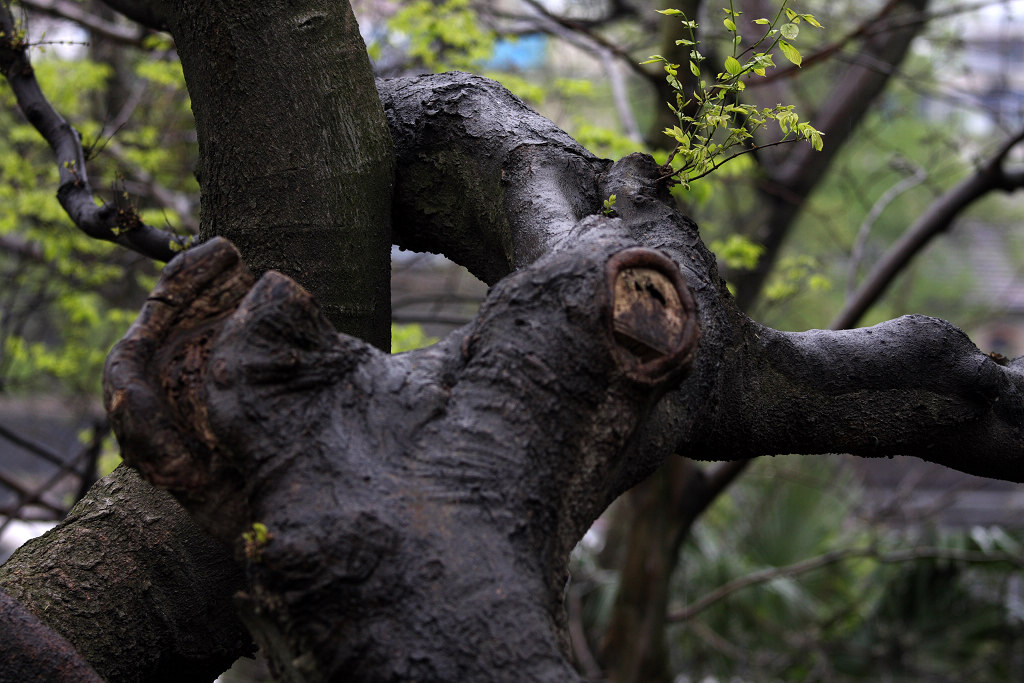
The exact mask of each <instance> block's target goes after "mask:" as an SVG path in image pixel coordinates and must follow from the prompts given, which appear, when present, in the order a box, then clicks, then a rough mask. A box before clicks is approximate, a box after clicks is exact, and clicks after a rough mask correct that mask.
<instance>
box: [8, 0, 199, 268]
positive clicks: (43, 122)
mask: <svg viewBox="0 0 1024 683" xmlns="http://www.w3.org/2000/svg"><path fill="white" fill-rule="evenodd" d="M0 41H2V42H0V72H3V74H4V76H6V77H7V82H8V83H9V84H10V86H11V90H12V91H13V92H14V96H15V98H16V99H17V102H18V106H19V107H20V108H21V110H22V112H24V114H25V118H26V119H27V120H28V121H29V123H31V124H32V125H33V126H34V127H35V129H36V130H37V131H39V133H40V134H41V135H42V136H43V139H44V140H46V142H47V143H48V144H49V145H50V148H51V149H52V150H53V152H54V155H55V156H56V161H57V169H58V171H59V173H60V186H59V189H58V190H57V199H58V200H59V201H60V203H61V206H63V207H64V210H65V211H66V212H67V214H68V216H69V217H70V218H71V220H72V222H73V223H74V224H75V225H76V226H78V228H79V229H80V230H82V232H84V233H85V234H87V235H89V236H90V237H93V238H96V239H101V240H106V241H108V242H114V243H116V244H119V245H121V246H123V247H127V248H129V249H131V250H133V251H136V252H138V253H140V254H142V255H144V256H148V257H150V258H153V259H156V260H159V261H169V260H171V259H172V258H173V257H174V256H175V254H176V253H177V252H179V251H181V249H183V248H185V247H186V246H187V244H188V242H187V240H186V238H184V237H182V236H180V235H175V234H174V233H171V232H167V231H164V230H160V229H158V228H154V227H153V226H150V225H146V224H145V223H143V222H142V221H141V220H140V218H139V216H138V213H137V212H136V211H135V209H134V208H132V207H128V208H119V207H117V206H115V205H111V204H106V205H103V206H97V205H96V202H95V201H94V199H93V191H92V187H91V186H90V185H89V180H88V177H87V175H86V169H85V153H84V151H83V150H82V141H81V136H80V135H79V134H78V131H76V130H75V129H74V128H72V127H71V125H70V124H69V123H68V122H67V121H66V120H65V119H64V118H63V117H62V116H61V115H60V114H58V113H57V111H56V110H55V109H54V108H53V107H52V106H51V105H50V102H49V101H48V100H47V99H46V96H45V95H43V92H42V90H41V89H40V88H39V83H38V81H36V78H35V73H34V71H33V69H32V65H31V63H30V62H29V59H28V53H27V45H26V44H25V42H24V40H23V39H22V37H21V35H20V32H19V30H18V28H17V25H16V23H15V21H14V16H13V15H12V14H11V3H10V0H2V1H0ZM172 245H173V246H172Z"/></svg>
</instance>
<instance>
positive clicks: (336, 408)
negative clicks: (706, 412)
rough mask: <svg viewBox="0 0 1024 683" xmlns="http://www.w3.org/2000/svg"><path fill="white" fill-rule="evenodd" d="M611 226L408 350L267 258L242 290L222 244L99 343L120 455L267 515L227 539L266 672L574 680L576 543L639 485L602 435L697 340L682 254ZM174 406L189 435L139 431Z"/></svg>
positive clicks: (299, 676) (631, 413)
mask: <svg viewBox="0 0 1024 683" xmlns="http://www.w3.org/2000/svg"><path fill="white" fill-rule="evenodd" d="M625 247H628V244H626V243H623V242H622V241H620V240H617V239H599V240H595V241H593V242H591V243H589V245H588V248H586V249H584V250H581V251H577V250H567V251H566V252H564V253H559V254H556V255H553V256H550V257H546V258H544V259H541V260H540V261H538V262H537V263H536V264H534V265H533V266H531V267H530V268H527V269H524V270H522V271H519V272H517V273H516V274H514V275H512V276H510V277H508V278H506V279H504V280H503V281H502V282H501V283H500V284H499V285H497V286H496V287H495V288H494V289H493V291H492V293H491V295H490V296H489V297H488V300H487V303H486V304H485V306H484V307H483V309H482V310H481V312H480V315H479V317H478V319H477V321H476V322H475V323H474V324H472V325H470V326H468V327H467V328H464V329H463V330H460V331H459V332H457V333H455V334H453V335H452V336H450V337H449V338H448V339H446V340H445V341H444V342H443V343H441V344H438V345H436V346H434V347H431V348H430V349H426V350H422V351H417V352H412V353H408V354H403V355H400V356H388V355H385V354H382V353H380V352H379V351H377V350H375V349H374V348H373V347H371V346H369V345H367V344H366V343H364V342H361V341H358V340H356V339H353V338H350V337H346V336H339V335H337V334H336V333H335V332H334V331H333V329H332V328H331V327H330V325H329V324H328V323H327V322H326V320H324V318H323V317H322V316H321V315H320V313H319V310H318V309H317V307H316V305H315V304H314V303H313V300H312V298H311V297H310V295H309V294H308V293H306V292H305V291H304V290H302V289H301V288H300V287H298V286H297V285H296V284H295V283H294V282H292V281H291V280H289V279H287V278H285V277H283V276H281V275H278V274H276V273H270V274H267V275H265V276H264V277H263V278H261V279H260V280H259V282H257V283H256V284H255V285H254V286H253V287H252V289H251V290H249V291H248V293H247V294H246V295H245V297H244V299H242V300H241V301H240V302H239V301H238V297H237V296H236V295H235V290H238V291H241V290H242V289H244V288H245V286H246V278H245V277H244V276H242V275H239V274H238V273H239V272H240V271H242V269H243V266H241V264H240V262H239V260H238V259H237V256H235V255H234V254H235V252H234V251H233V250H232V249H231V247H230V246H229V245H228V244H227V243H226V242H211V243H208V244H207V245H204V246H203V247H200V248H197V249H193V250H191V251H190V252H188V253H187V254H185V255H183V256H182V257H179V259H178V260H176V261H175V262H174V263H172V264H171V266H169V268H168V271H169V272H168V273H167V274H165V276H164V279H163V280H162V282H161V284H160V285H159V286H158V289H157V291H156V293H155V295H154V297H153V298H152V299H151V301H150V303H149V304H147V306H146V309H144V311H143V314H142V315H141V316H140V318H139V321H138V322H137V323H136V325H135V326H133V328H132V330H131V331H130V332H129V334H128V336H127V337H126V339H125V340H124V341H122V342H121V343H120V344H119V345H118V346H117V347H116V348H115V350H114V351H113V352H112V354H111V359H110V361H109V363H108V371H107V401H108V404H109V405H110V407H111V417H112V419H113V421H114V425H115V429H116V430H117V431H118V433H119V434H123V435H124V438H122V444H123V446H124V455H125V458H126V459H127V460H128V461H129V462H131V463H132V464H135V465H136V466H138V467H139V468H140V469H141V470H142V471H144V472H147V473H151V472H158V473H159V474H158V475H154V474H148V476H151V477H153V476H159V477H161V478H162V481H163V482H164V483H165V484H169V485H171V486H172V491H174V492H175V493H177V494H178V495H179V498H180V499H181V500H183V502H184V503H185V505H186V506H187V507H189V508H190V510H191V511H192V513H193V515H194V516H195V517H196V519H197V520H199V521H200V523H202V524H205V525H208V526H210V527H211V528H216V529H221V530H225V529H227V528H229V527H230V528H235V529H240V528H242V527H243V526H244V525H245V524H246V523H251V522H256V523H259V524H260V525H263V527H265V530H266V531H265V535H264V536H263V537H262V538H260V537H258V536H256V535H251V536H250V537H249V538H248V539H247V541H246V543H245V545H244V547H243V548H241V553H242V554H243V555H244V557H245V565H246V571H247V575H248V578H249V582H250V590H249V594H248V596H247V597H246V598H245V603H246V604H245V606H244V607H243V614H244V615H245V619H246V622H247V624H248V625H249V627H250V630H251V631H252V632H253V634H254V635H255V636H256V638H257V640H258V641H259V642H260V644H261V645H262V646H263V648H264V650H265V651H266V652H267V653H268V654H269V655H270V657H271V660H272V662H273V664H274V669H275V673H276V674H277V675H278V676H279V677H280V678H281V679H282V680H335V679H345V680H366V681H377V680H524V679H525V680H549V681H564V680H571V679H573V678H575V674H574V672H573V670H572V667H571V666H570V665H569V663H568V661H567V660H566V659H565V658H564V654H563V651H562V650H561V648H560V646H561V644H562V636H563V630H562V629H563V624H562V621H563V619H562V605H561V596H562V589H563V587H564V584H565V580H566V563H567V560H568V555H569V551H570V550H571V549H572V547H573V545H575V543H576V542H577V541H578V539H579V538H580V537H581V536H582V534H583V533H584V531H586V529H587V528H588V526H589V525H590V523H591V522H592V521H593V520H594V519H595V518H596V516H597V515H598V514H599V513H600V512H601V511H602V510H603V509H604V507H606V506H607V504H608V503H609V502H610V501H611V500H612V499H613V498H614V497H615V496H616V495H618V493H619V492H620V491H621V490H623V489H625V488H628V487H629V486H631V485H632V484H633V483H635V474H634V471H633V469H632V468H628V467H622V466H621V463H620V462H618V455H619V453H620V451H621V450H622V448H623V447H624V446H625V445H626V443H627V442H628V441H629V439H630V438H631V436H632V434H633V431H634V429H635V427H636V426H637V425H638V424H639V422H640V421H641V420H642V419H643V417H644V416H645V414H646V412H647V410H648V409H649V407H650V406H651V405H652V404H653V402H654V400H655V399H656V397H657V395H658V394H659V393H660V392H661V391H663V390H664V389H665V388H667V387H669V386H671V385H672V384H673V383H674V382H676V381H678V380H679V379H680V377H681V376H682V374H683V373H684V372H685V371H686V369H687V367H688V364H689V362H690V361H691V360H692V358H693V354H694V351H695V348H696V343H697V338H698V333H697V330H696V318H695V313H696V311H695V309H694V303H693V300H692V298H691V297H690V296H689V293H688V291H687V289H686V287H685V285H684V284H683V282H682V281H681V279H680V278H679V276H678V270H677V269H676V267H675V265H674V264H673V263H672V262H671V261H670V260H669V259H667V258H666V257H665V256H663V255H660V254H658V253H657V252H654V251H650V250H638V249H629V248H625ZM196 282H206V283H208V287H207V288H204V287H203V286H198V287H197V286H196V285H195V283H196ZM224 283H238V284H232V285H230V286H224ZM228 289H231V290H232V291H231V293H229V294H226V292H227V290H228ZM169 302H172V303H169ZM218 305H220V306H223V307H224V309H218V308H217V306H218ZM168 308H174V309H176V312H175V313H174V314H169V313H167V309H168ZM225 310H227V312H229V313H230V315H228V316H226V317H225V316H224V315H223V314H224V312H225ZM183 319H187V320H190V321H192V322H190V323H189V326H188V329H183V326H182V324H181V323H180V322H179V321H180V320H183ZM165 332H169V334H165ZM638 338H640V339H643V340H645V341H644V342H643V343H640V342H639V341H638ZM655 347H657V348H655ZM185 356H190V357H192V358H194V359H196V361H195V362H194V363H189V364H184V363H181V362H179V360H178V359H179V358H182V357H185ZM147 383H148V386H149V387H150V391H149V392H147V390H146V388H145V387H144V386H142V385H146V384H147ZM169 387H170V389H168V388H169ZM143 396H145V397H146V398H141V397H143ZM151 399H158V400H160V401H162V404H161V405H157V404H156V403H154V402H152V401H151ZM137 405H146V406H148V409H147V410H144V411H139V410H135V409H133V406H137ZM198 405H201V406H202V407H203V409H202V410H197V409H196V406H198ZM168 420H172V421H173V422H174V425H175V426H176V432H177V433H179V434H195V435H202V436H201V438H200V439H199V440H198V441H193V442H191V443H188V444H187V446H185V447H182V448H181V449H180V450H176V449H178V448H179V444H178V443H177V442H175V443H170V444H169V443H168V442H167V441H165V440H164V439H163V437H162V436H157V437H156V438H154V439H151V440H150V441H149V442H148V443H144V442H143V441H142V439H143V438H144V436H145V435H163V434H165V433H168V427H167V421H168ZM300 435H301V436H300ZM197 461H199V462H202V463H204V465H203V467H205V468H206V470H205V471H208V472H218V471H219V472H227V471H228V470H229V469H230V468H232V467H233V468H234V469H235V470H236V471H237V472H238V473H239V474H240V477H241V479H242V480H243V481H244V482H245V484H244V490H243V491H241V492H240V495H241V496H242V497H243V498H244V499H245V502H244V504H237V505H221V506H220V507H219V508H218V509H216V510H210V509H209V508H206V507H204V506H203V505H201V504H196V503H195V501H196V500H197V499H199V498H200V497H201V496H200V495H198V494H197V492H201V491H204V490H207V489H212V490H213V491H215V492H221V491H223V490H226V489H231V487H232V486H233V483H232V482H234V481H235V479H234V478H233V477H232V478H230V479H229V483H228V484H227V485H225V484H224V482H222V481H221V480H219V479H218V478H217V476H216V475H211V476H210V477H196V476H192V475H193V473H194V472H195V471H196V469H197V466H196V462H197ZM222 465H223V466H222ZM172 471H178V472H181V473H182V474H183V476H181V477H180V478H177V479H175V477H174V475H173V474H172ZM235 490H237V489H235ZM218 495H219V494H218ZM225 510H237V511H239V514H244V513H243V512H242V511H244V510H248V511H249V513H248V514H249V516H248V517H247V518H239V519H238V520H233V521H232V523H231V524H230V525H226V524H225ZM224 535H225V536H226V537H229V536H230V532H224ZM236 535H237V533H236Z"/></svg>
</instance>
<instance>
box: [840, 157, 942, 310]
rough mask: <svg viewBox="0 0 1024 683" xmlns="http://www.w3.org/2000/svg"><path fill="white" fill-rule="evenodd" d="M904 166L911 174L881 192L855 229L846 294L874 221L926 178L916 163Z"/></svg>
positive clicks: (848, 291) (858, 265) (862, 257)
mask: <svg viewBox="0 0 1024 683" xmlns="http://www.w3.org/2000/svg"><path fill="white" fill-rule="evenodd" d="M904 167H905V168H909V170H910V171H911V174H910V175H909V176H907V177H906V178H904V179H903V180H901V181H900V182H898V183H896V184H895V185H893V186H892V187H890V188H889V189H888V190H886V191H885V192H883V193H882V196H881V197H879V198H878V200H877V201H876V202H875V203H874V204H873V205H872V206H871V209H870V210H869V211H868V213H867V215H866V216H864V220H863V221H861V223H860V227H859V228H858V229H857V237H856V238H855V240H854V243H853V251H852V252H851V254H850V265H849V267H848V268H847V276H846V283H847V284H846V293H847V295H849V294H851V293H852V292H853V290H854V287H855V285H856V282H857V271H858V270H860V263H861V261H862V260H863V259H864V248H865V246H866V245H867V241H868V235H870V234H871V228H872V226H874V224H875V221H877V220H878V218H879V216H881V215H882V213H883V212H884V211H885V210H886V209H887V208H888V207H889V205H890V204H892V203H893V202H894V201H896V199H897V198H898V197H900V196H901V195H903V194H904V193H905V192H907V191H909V190H910V189H911V188H914V187H917V186H918V185H920V184H921V183H923V182H924V181H925V180H926V179H927V178H928V173H927V172H926V171H925V170H924V169H923V168H922V167H921V166H918V165H917V164H913V163H912V162H909V161H908V162H906V164H905V165H904Z"/></svg>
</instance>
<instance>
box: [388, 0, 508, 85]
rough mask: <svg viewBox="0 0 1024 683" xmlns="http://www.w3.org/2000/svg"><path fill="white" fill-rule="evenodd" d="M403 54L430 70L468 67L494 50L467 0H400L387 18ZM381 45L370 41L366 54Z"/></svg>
mask: <svg viewBox="0 0 1024 683" xmlns="http://www.w3.org/2000/svg"><path fill="white" fill-rule="evenodd" d="M388 26H389V28H390V29H391V31H390V32H389V33H390V34H393V36H394V37H393V38H389V39H388V40H389V41H394V42H398V43H399V45H398V47H402V48H403V49H404V51H405V52H406V54H408V55H409V56H410V57H412V58H414V59H416V60H417V61H419V62H420V63H422V64H423V66H425V67H427V68H428V69H430V70H432V71H448V70H451V69H460V70H464V71H472V70H474V69H476V68H478V67H479V66H480V64H481V63H482V62H484V61H485V60H487V58H489V57H490V56H491V54H492V53H493V52H494V42H495V37H494V33H493V32H492V31H489V30H486V29H484V28H483V27H481V25H480V23H479V21H478V20H477V15H476V12H475V11H474V10H473V8H472V7H471V6H470V2H469V0H443V2H432V1H431V0H416V1H415V2H409V3H404V4H403V6H402V8H401V9H400V10H398V12H396V13H395V15H394V16H393V17H391V19H390V21H389V22H388ZM382 48H383V45H382V44H380V43H377V44H371V45H370V48H369V49H370V55H371V56H377V55H379V54H380V52H381V50H382Z"/></svg>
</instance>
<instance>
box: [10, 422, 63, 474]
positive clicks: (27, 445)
mask: <svg viewBox="0 0 1024 683" xmlns="http://www.w3.org/2000/svg"><path fill="white" fill-rule="evenodd" d="M0 438H2V439H6V440H7V441H10V442H11V443H13V444H14V445H15V446H18V447H20V448H24V449H25V450H26V451H28V452H29V453H31V454H32V455H35V456H36V457H39V458H42V459H43V460H45V461H46V462H48V463H50V464H51V465H56V466H57V467H64V465H65V462H64V458H62V457H61V456H60V454H59V453H57V452H56V451H54V450H53V449H51V448H50V447H49V446H44V445H43V444H41V443H39V442H38V441H33V440H32V439H29V438H27V437H24V436H22V435H20V434H18V433H17V432H15V431H12V430H10V429H8V428H7V427H4V426H3V425H0Z"/></svg>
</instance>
